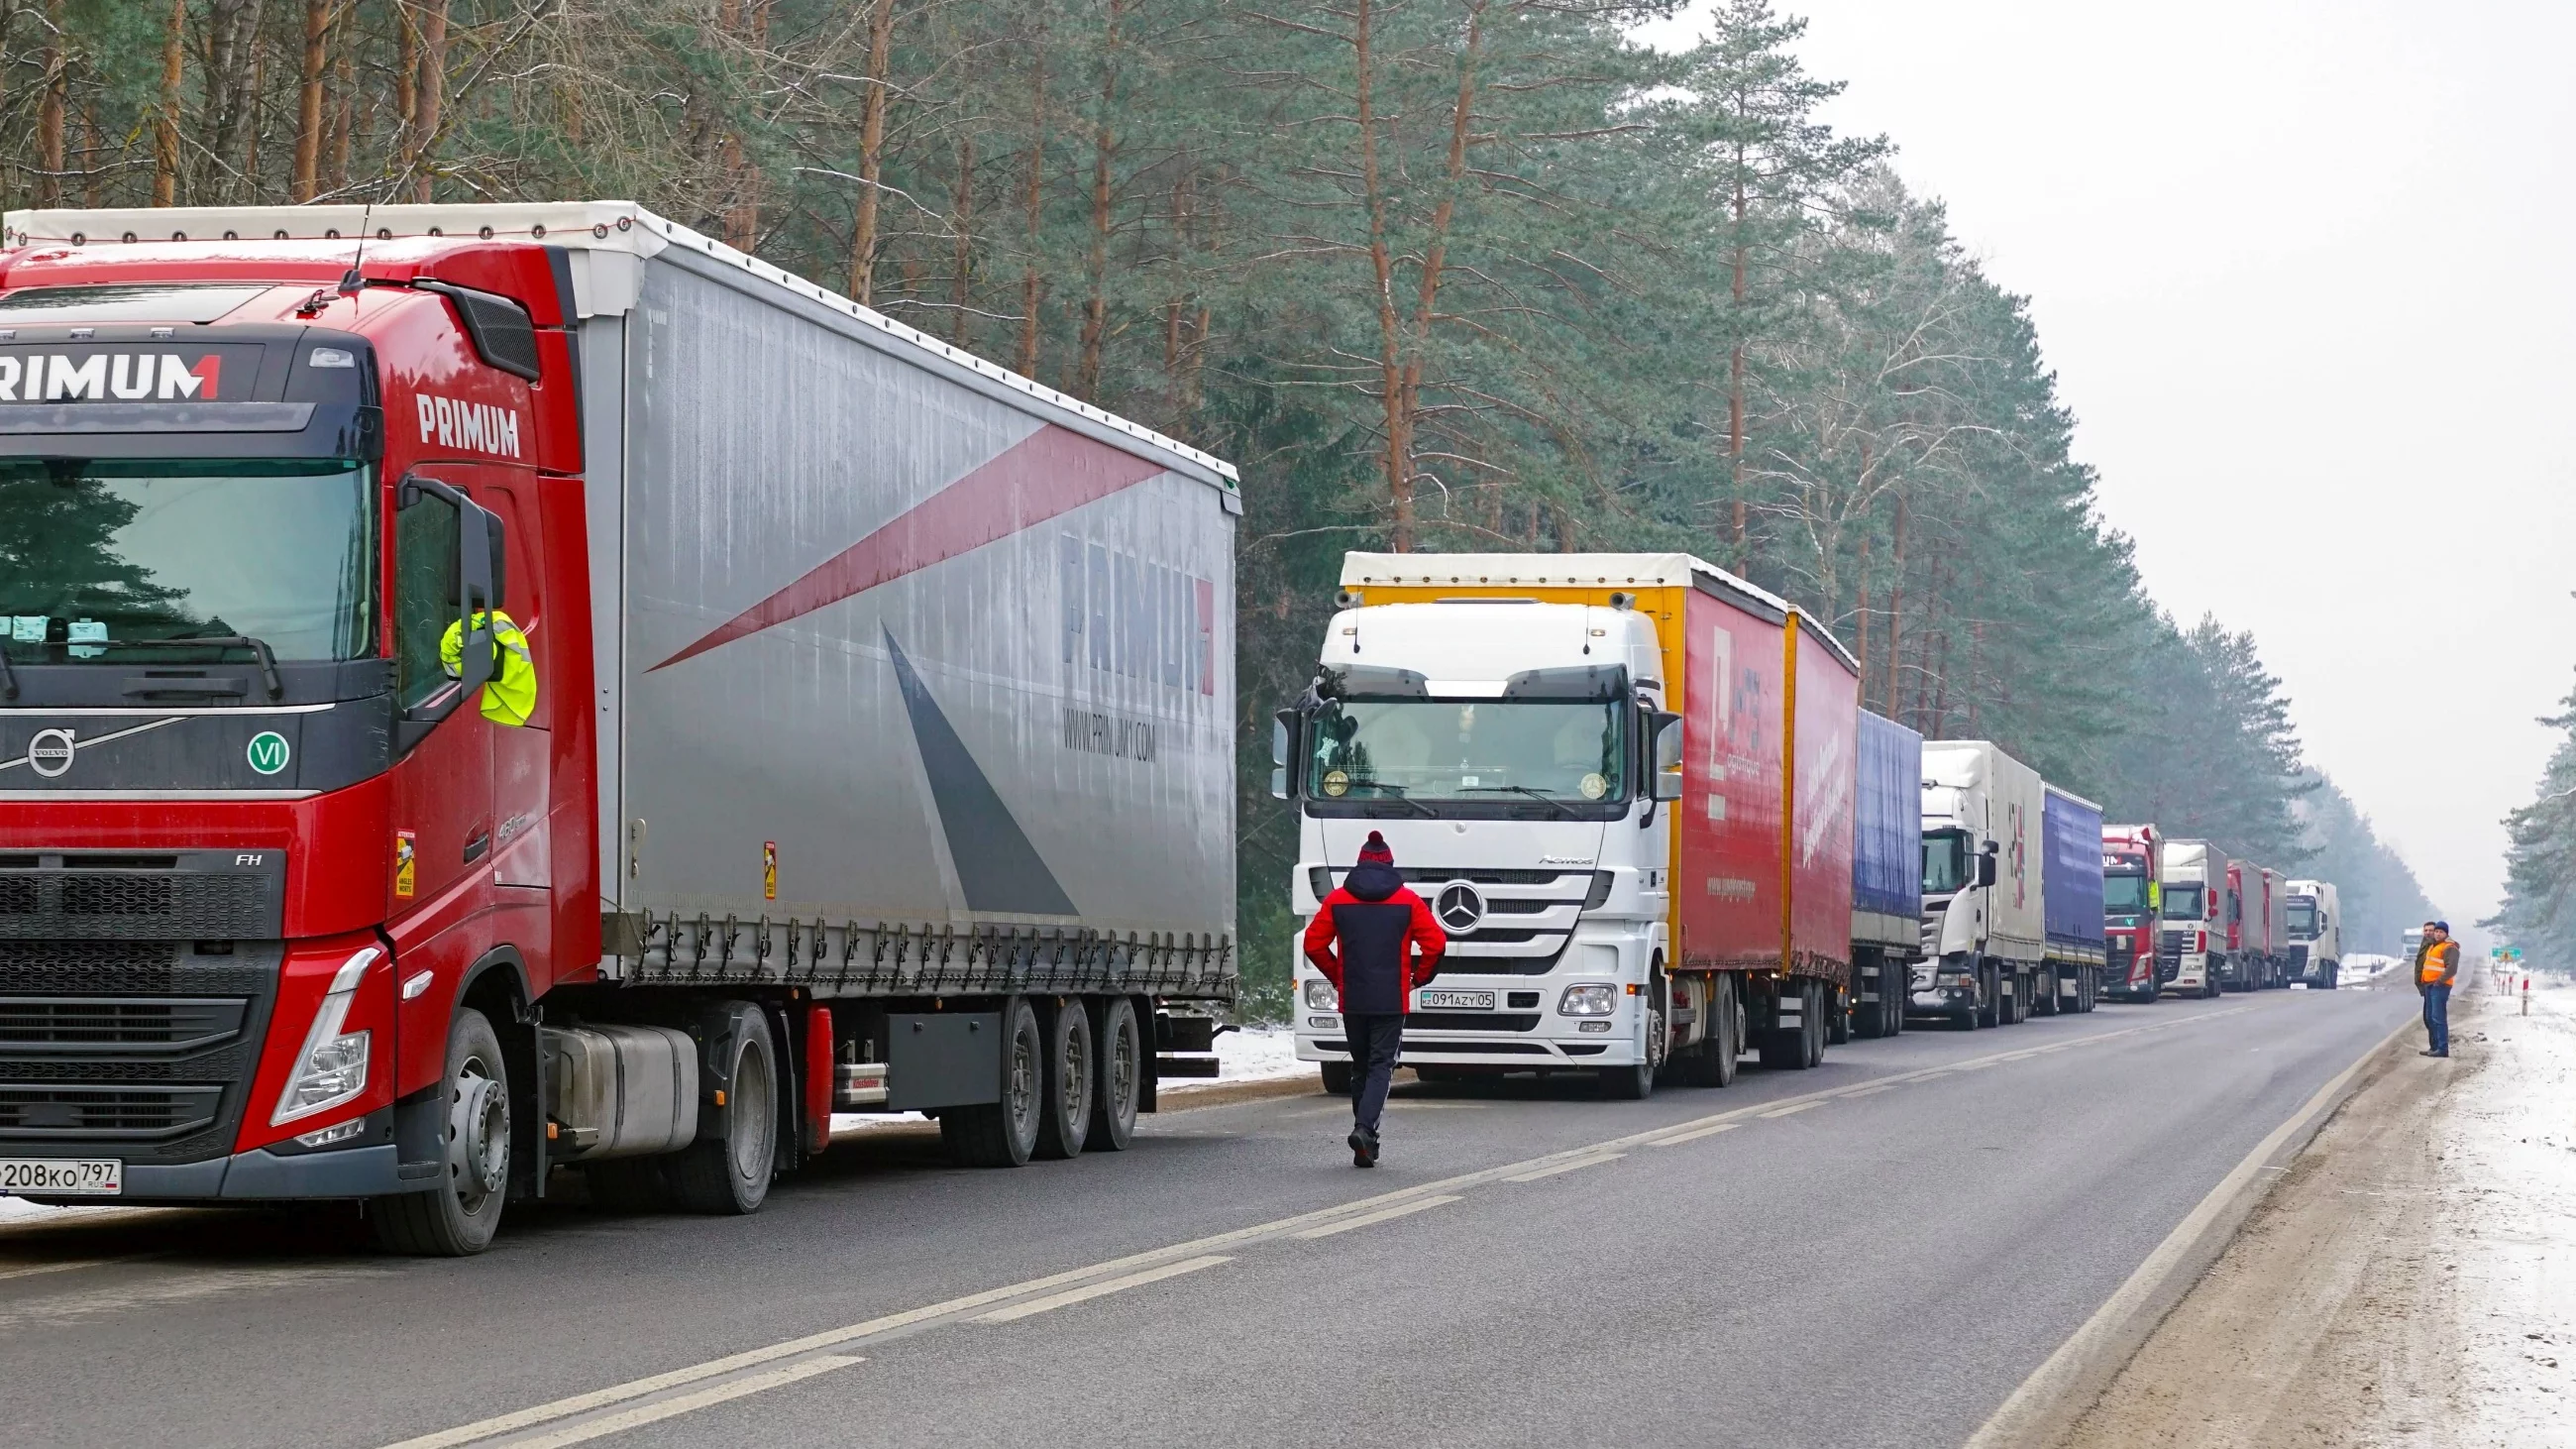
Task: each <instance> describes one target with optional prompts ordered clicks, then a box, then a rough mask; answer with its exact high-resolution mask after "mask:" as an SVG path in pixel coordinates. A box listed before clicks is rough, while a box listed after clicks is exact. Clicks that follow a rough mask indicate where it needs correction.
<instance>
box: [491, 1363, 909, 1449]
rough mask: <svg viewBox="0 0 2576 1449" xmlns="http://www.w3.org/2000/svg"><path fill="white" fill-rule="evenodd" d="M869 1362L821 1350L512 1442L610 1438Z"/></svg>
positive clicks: (543, 1444) (554, 1447) (550, 1447)
mask: <svg viewBox="0 0 2576 1449" xmlns="http://www.w3.org/2000/svg"><path fill="white" fill-rule="evenodd" d="M865 1362H867V1360H866V1359H863V1358H849V1357H844V1356H842V1355H838V1354H821V1355H818V1356H816V1357H813V1358H805V1359H798V1360H797V1361H796V1362H794V1363H791V1364H782V1365H780V1366H779V1367H777V1368H774V1369H771V1370H769V1371H768V1372H767V1373H758V1374H753V1375H751V1376H749V1377H748V1378H739V1379H735V1380H733V1381H731V1382H729V1383H721V1384H717V1385H714V1386H713V1387H711V1388H703V1389H700V1390H698V1391H697V1392H696V1393H694V1394H681V1395H679V1396H678V1397H676V1398H669V1399H663V1400H661V1401H660V1402H658V1403H651V1404H638V1405H636V1406H635V1407H634V1408H631V1409H621V1410H619V1411H618V1412H616V1413H614V1414H603V1415H601V1416H600V1417H598V1418H596V1419H584V1420H582V1421H581V1422H580V1423H578V1424H567V1425H565V1426H564V1427H563V1428H560V1429H557V1430H555V1431H554V1432H553V1433H551V1434H540V1435H538V1436H537V1437H536V1438H534V1439H521V1440H518V1441H516V1442H515V1443H513V1444H512V1446H511V1449H562V1446H564V1445H566V1444H583V1443H587V1442H589V1441H590V1440H593V1439H603V1438H606V1437H607V1436H609V1435H611V1434H623V1433H625V1432H626V1431H627V1430H629V1429H635V1428H641V1427H642V1426H644V1425H646V1424H652V1423H657V1422H659V1421H661V1420H663V1419H676V1418H678V1417H679V1416H680V1415H682V1414H686V1413H689V1412H692V1411H693V1410H697V1409H703V1408H705V1407H707V1406H708V1405H709V1404H721V1403H725V1402H727V1401H728V1400H732V1399H742V1398H749V1397H750V1396H751V1395H753V1394H761V1393H767V1392H768V1391H769V1390H771V1389H780V1388H785V1387H786V1386H787V1385H789V1384H793V1383H800V1382H802V1381H804V1380H806V1379H810V1378H812V1377H814V1376H815V1375H816V1374H827V1373H830V1372H831V1371H832V1370H834V1369H837V1368H848V1367H849V1366H850V1365H852V1364H854V1363H865Z"/></svg>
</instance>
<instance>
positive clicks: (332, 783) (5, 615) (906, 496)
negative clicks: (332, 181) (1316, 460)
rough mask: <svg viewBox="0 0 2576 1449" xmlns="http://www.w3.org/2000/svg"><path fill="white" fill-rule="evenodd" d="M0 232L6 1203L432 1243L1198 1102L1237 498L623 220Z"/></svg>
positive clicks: (1227, 723) (1211, 977) (823, 303)
mask: <svg viewBox="0 0 2576 1449" xmlns="http://www.w3.org/2000/svg"><path fill="white" fill-rule="evenodd" d="M362 216H363V218H364V219H363V221H362ZM362 226H363V227H364V231H363V235H364V238H365V243H364V246H363V247H361V246H360V245H359V244H358V241H357V238H358V237H359V236H360V235H361V234H362V233H361V228H362ZM9 230H10V233H11V234H10V236H9V237H8V241H9V242H10V244H11V247H12V249H11V250H7V251H0V558H6V559H10V560H13V561H15V562H14V564H13V567H12V569H11V571H10V573H9V575H8V576H6V577H0V628H5V629H6V631H7V632H6V633H5V635H0V1192H5V1193H16V1194H23V1195H26V1196H31V1197H36V1198H40V1199H46V1200H57V1201H74V1200H81V1199H90V1200H96V1199H100V1198H107V1197H114V1198H121V1199H125V1200H134V1199H146V1200H155V1201H183V1202H184V1201H197V1202H215V1201H241V1200H281V1199H312V1198H341V1199H359V1200H364V1201H367V1202H368V1203H369V1208H368V1212H369V1216H370V1218H371V1220H373V1221H374V1222H375V1224H376V1226H377V1229H378V1232H379V1235H380V1236H381V1237H383V1238H384V1239H385V1240H386V1241H387V1243H388V1245H389V1246H393V1247H396V1248H400V1249H404V1250H408V1251H426V1252H439V1253H461V1252H472V1251H476V1250H478V1249H480V1248H481V1247H482V1246H483V1245H485V1244H486V1243H488V1241H489V1240H490V1236H491V1233H492V1231H493V1227H494V1225H495V1224H496V1223H497V1221H498V1219H499V1215H500V1210H501V1205H502V1204H503V1203H505V1202H507V1201H509V1200H512V1199H515V1198H520V1197H526V1196H530V1195H539V1194H542V1193H543V1192H544V1191H545V1185H546V1183H547V1180H548V1176H549V1173H550V1172H551V1170H552V1169H553V1168H554V1167H558V1166H567V1165H569V1166H573V1167H577V1168H579V1169H580V1170H581V1171H582V1172H583V1174H584V1176H585V1177H586V1178H587V1182H588V1187H589V1190H590V1192H591V1193H592V1195H593V1197H594V1198H595V1199H603V1200H610V1199H613V1200H618V1201H622V1202H626V1203H630V1204H635V1205H646V1204H669V1205H676V1206H682V1207H688V1208H692V1209H696V1210H702V1211H710V1212H747V1211H751V1210H753V1209H755V1208H757V1207H758V1206H759V1204H760V1202H761V1201H762V1199H763V1197H764V1196H765V1194H766V1191H767V1186H768V1183H769V1181H770V1178H771V1176H772V1175H773V1174H774V1173H775V1172H778V1171H785V1170H789V1169H792V1168H793V1167H794V1166H795V1165H796V1164H797V1162H798V1160H799V1159H800V1157H802V1156H804V1155H807V1154H810V1153H812V1152H816V1151H820V1150H822V1149H823V1147H824V1146H825V1145H826V1144H827V1142H828V1139H829V1132H830V1119H831V1115H832V1113H833V1112H834V1111H835V1110H836V1109H838V1110H858V1111H866V1110H905V1109H915V1110H922V1111H928V1112H931V1113H933V1114H934V1115H936V1116H938V1117H939V1119H940V1122H941V1128H942V1133H943V1136H944V1137H945V1138H947V1139H948V1141H949V1145H950V1147H951V1149H952V1151H953V1152H954V1153H955V1154H956V1155H957V1156H958V1157H959V1158H960V1159H961V1160H963V1161H966V1162H970V1163H975V1164H980V1165H991V1166H1016V1165H1018V1164H1020V1163H1023V1162H1026V1161H1028V1160H1029V1158H1030V1157H1031V1156H1032V1155H1037V1156H1058V1157H1061V1156H1070V1155H1072V1154H1074V1153H1076V1152H1079V1151H1082V1150H1083V1147H1084V1145H1085V1143H1086V1142H1088V1143H1089V1144H1090V1145H1091V1146H1092V1147H1093V1148H1094V1149H1095V1150H1098V1149H1100V1148H1103V1147H1108V1148H1115V1147H1120V1146H1123V1145H1124V1144H1125V1142H1126V1140H1127V1133H1128V1132H1130V1131H1131V1130H1132V1128H1133V1122H1134V1114H1135V1113H1136V1112H1137V1111H1139V1110H1151V1109H1152V1106H1153V1103H1154V1086H1155V1081H1156V1077H1157V1074H1158V1073H1161V1074H1172V1073H1176V1072H1187V1073H1188V1074H1193V1075H1213V1074H1214V1062H1213V1059H1212V1058H1208V1057H1205V1056H1203V1055H1191V1054H1203V1053H1205V1052H1206V1051H1207V1050H1208V1048H1209V1042H1210V1039H1211V1034H1212V1031H1213V1019H1212V1018H1210V1017H1208V1016H1206V1015H1205V1014H1204V1013H1203V1012H1202V1013H1198V1014H1191V1013H1189V1012H1184V1013H1181V1014H1179V1016H1178V1018H1177V1019H1176V1017H1175V1015H1174V1014H1172V1013H1169V1012H1167V1011H1165V1010H1164V1009H1163V1008H1164V1005H1165V1004H1166V1003H1169V1002H1172V1001H1176V1000H1186V1001H1192V1002H1204V1001H1223V1000H1227V999H1230V998H1231V996H1232V994H1233V989H1234V965H1233V955H1232V949H1233V948H1232V937H1231V931H1232V896H1231V891H1230V885H1231V881H1232V871H1233V865H1232V855H1231V852H1232V836H1233V832H1232V814H1231V808H1232V807H1231V801H1232V788H1231V787H1232V769H1231V759H1232V755H1231V752H1230V750H1229V749H1227V748H1225V747H1224V746H1223V741H1225V740H1227V739H1230V738H1231V735H1232V716H1231V704H1232V696H1233V689H1232V683H1231V675H1230V672H1229V669H1228V666H1229V665H1230V652H1229V651H1226V650H1224V649H1222V648H1221V647H1220V641H1222V640H1223V639H1225V638H1228V637H1231V622H1230V618H1229V617H1228V616H1226V615H1225V614H1224V613H1223V612H1222V609H1223V608H1224V607H1225V606H1226V605H1228V604H1230V601H1231V599H1232V594H1233V589H1232V579H1231V572H1230V565H1231V540H1232V522H1231V519H1232V516H1233V515H1234V514H1236V513H1239V512H1240V502H1239V500H1238V498H1237V497H1236V495H1235V492H1234V487H1235V484H1234V476H1233V472H1232V470H1231V469H1230V468H1228V467H1226V465H1224V464H1223V463H1221V462H1219V461H1218V460H1215V459H1212V458H1208V457H1206V456H1205V455H1204V454H1199V453H1197V452H1195V451H1194V450H1191V449H1188V448H1186V447H1184V446H1183V445H1180V444H1178V443H1175V442H1173V441H1172V440H1170V439H1166V438H1161V437H1159V436H1158V435H1155V434H1152V433H1150V432H1149V431H1147V430H1144V429H1142V428H1139V427H1137V426H1135V425H1134V424H1131V423H1127V422H1125V421H1124V420H1121V419H1117V418H1114V417H1111V416H1110V415H1108V414H1106V413H1103V412H1100V411H1099V410H1097V409H1092V408H1087V407H1085V406H1083V405H1081V404H1079V403H1077V402H1075V401H1074V400H1072V399H1068V398H1063V397H1060V396H1058V395H1056V394H1054V393H1052V392H1051V391H1049V390H1047V389H1044V388H1042V387H1039V386H1038V385H1036V384H1034V383H1031V382H1029V381H1028V380H1027V379H1024V378H1019V377H1016V376H1015V375H1012V374H1009V373H1007V372H1005V371H1004V370H1002V369H1000V368H998V367H995V366H993V365H992V364H989V363H985V362H983V361H981V360H980V359H976V358H973V357H971V356H969V355H967V354H964V353H962V352H958V351H956V350H955V349H952V348H948V347H946V346H944V345H943V344H940V343H938V342H937V341H936V340H935V339H930V338H927V337H924V336H922V335H921V334H919V333H916V332H913V331H912V330H911V329H908V328H904V327H901V326H900V325H899V324H895V323H892V322H890V321H888V320H887V319H885V318H883V317H880V316H878V315H877V314H875V313H872V312H869V311H868V310H867V309H865V308H861V307H858V306H856V305H855V304H853V303H850V302H848V301H847V300H846V299H843V298H839V297H837V296H834V295H832V294H831V293H829V292H828V291H826V290H825V289H823V288H820V287H816V286H814V285H813V284H811V283H807V282H804V281H802V280H801V279H798V278H795V277H793V276H790V275H788V274H785V273H782V272H780V271H778V270H777V269H776V268H774V267H769V266H768V265H767V264H765V263H762V262H759V261H758V260H757V259H756V258H750V257H746V256H744V255H742V254H740V253H737V252H734V251H732V250H731V249H730V248H724V247H722V246H721V245H720V244H719V243H716V242H713V241H712V240H710V239H707V238H703V237H699V236H697V235H696V234H695V233H693V232H690V231H688V230H687V229H686V228H683V227H678V226H674V225H672V224H670V223H668V222H666V221H664V220H662V219H661V218H657V217H653V216H651V215H650V214H649V213H645V212H642V211H640V210H638V209H636V208H634V207H633V206H632V205H631V204H628V203H616V202H607V203H571V204H563V205H553V204H539V205H513V206H492V207H453V208H440V207H394V208H376V209H374V210H373V211H372V212H369V213H363V214H362V213H361V212H360V209H359V208H354V207H345V208H294V209H287V208H271V209H260V208H249V209H242V210H237V211H228V212H226V211H153V212H144V211H136V212H124V213H114V212H101V213H66V212H40V213H12V214H11V215H10V217H9ZM145 230H149V231H150V232H151V234H150V235H139V234H138V233H139V232H142V231H145ZM344 230H345V232H346V235H345V236H344V235H343V232H344ZM550 232H551V237H550ZM586 429H587V431H585V430H586ZM961 599H962V600H971V601H973V607H967V608H960V607H958V601H959V600H961ZM1031 719H1036V720H1039V721H1040V722H1041V727H1039V728H1034V729H1033V728H1030V727H1029V726H1028V721H1029V720H1031ZM648 816H649V818H648ZM648 826H649V827H650V829H649V833H648ZM1192 872H1198V873H1199V874H1193V873H1192ZM1201 874H1203V875H1204V876H1205V877H1206V879H1205V880H1202V879H1200V875H1201ZM1218 882H1221V884H1218ZM1095 1044H1096V1045H1095ZM1170 1053H1177V1054H1178V1055H1172V1054H1170ZM1032 1067H1035V1068H1036V1069H1035V1070H1032V1069H1031V1068H1032Z"/></svg>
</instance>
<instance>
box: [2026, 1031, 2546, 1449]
mask: <svg viewBox="0 0 2576 1449" xmlns="http://www.w3.org/2000/svg"><path fill="white" fill-rule="evenodd" d="M2571 998H2576V993H2572V992H2548V993H2543V994H2542V995H2541V996H2540V998H2539V999H2538V1000H2536V1001H2535V1002H2534V1003H2533V1007H2532V1011H2533V1015H2531V1016H2529V1017H2524V1016H2521V1015H2518V1014H2514V1012H2515V1008H2514V1007H2513V1006H2508V1005H2506V1004H2505V1003H2504V1002H2503V1001H2502V1000H2500V999H2499V998H2495V997H2491V996H2488V995H2486V994H2484V993H2479V994H2476V995H2473V996H2467V997H2463V998H2462V999H2461V1001H2460V1003H2459V1005H2460V1006H2461V1007H2465V1008H2466V1009H2465V1010H2458V1009H2456V1008H2455V1013H2454V1016H2455V1023H2456V1036H2457V1045H2456V1047H2455V1054H2454V1055H2453V1057H2452V1058H2451V1059H2450V1060H2448V1061H2436V1060H2429V1059H2426V1058H2424V1057H2421V1056H2418V1055H2416V1047H2417V1045H2418V1043H2417V1042H2416V1041H2414V1040H2412V1039H2405V1038H2401V1042H2402V1044H2401V1045H2400V1046H2399V1047H2397V1048H2395V1049H2393V1050H2392V1051H2390V1052H2388V1053H2385V1054H2383V1056H2382V1057H2381V1059H2380V1060H2379V1061H2378V1062H2377V1063H2375V1064H2374V1066H2373V1068H2372V1069H2371V1070H2369V1071H2366V1072H2365V1073H2363V1074H2362V1076H2361V1078H2360V1079H2359V1085H2358V1088H2357V1090H2355V1091H2354V1093H2353V1094H2352V1096H2351V1098H2350V1100H2349V1101H2347V1102H2346V1103H2345V1105H2344V1107H2343V1109H2342V1110H2341V1111H2340V1112H2339V1113H2337V1114H2336V1115H2335V1116H2334V1117H2333V1118H2332V1120H2331V1121H2329V1122H2328V1123H2327V1125H2326V1126H2325V1127H2324V1129H2323V1130H2322V1131H2320V1132H2318V1133H2317V1135H2316V1137H2315V1139H2314V1140H2313V1141H2312V1142H2311V1143H2310V1144H2309V1145H2308V1147H2307V1148H2306V1150H2305V1151H2303V1152H2301V1153H2299V1154H2298V1156H2297V1157H2296V1158H2295V1159H2294V1160H2293V1161H2292V1162H2291V1163H2290V1164H2289V1169H2288V1171H2287V1172H2286V1173H2283V1174H2281V1175H2280V1180H2279V1181H2278V1182H2277V1183H2276V1184H2275V1185H2274V1186H2273V1188H2272V1190H2271V1191H2270V1193H2269V1194H2267V1195H2266V1196H2264V1197H2263V1198H2262V1200H2261V1201H2260V1202H2259V1203H2258V1204H2256V1205H2255V1206H2254V1208H2253V1211H2252V1212H2251V1213H2250V1215H2248V1216H2247V1218H2246V1219H2245V1222H2244V1226H2243V1228H2242V1230H2241V1231H2240V1232H2239V1233H2238V1234H2237V1235H2236V1237H2235V1238H2234V1240H2233V1241H2232V1242H2230V1243H2229V1244H2228V1246H2227V1248H2226V1250H2225V1251H2224V1252H2223V1253H2222V1254H2220V1255H2219V1256H2218V1258H2217V1261H2216V1262H2214V1263H2213V1264H2212V1265H2211V1266H2210V1268H2209V1270H2208V1271H2207V1272H2206V1273H2205V1274H2203V1275H2201V1277H2200V1279H2199V1281H2198V1282H2197V1283H2196V1284H2194V1285H2193V1286H2192V1287H2191V1289H2190V1291H2189V1292H2188V1293H2187V1294H2185V1295H2183V1296H2182V1297H2181V1299H2180V1301H2179V1302H2177V1303H2176V1304H2175V1305H2174V1307H2173V1308H2172V1310H2171V1311H2170V1312H2169V1313H2167V1314H2165V1315H2164V1317H2163V1318H2162V1320H2161V1322H2159V1323H2158V1324H2157V1325H2156V1326H2155V1328H2154V1330H2153V1332H2152V1333H2151V1334H2149V1335H2148V1336H2147V1338H2146V1341H2145V1343H2144V1345H2143V1346H2142V1347H2141V1348H2140V1349H2139V1351H2138V1352H2137V1354H2136V1355H2135V1356H2134V1357H2133V1358H2131V1359H2130V1361H2129V1362H2128V1364H2127V1365H2126V1366H2125V1367H2124V1368H2123V1369H2122V1370H2121V1371H2120V1372H2119V1373H2118V1375H2117V1376H2116V1377H2115V1378H2113V1379H2112V1381H2111V1383H2110V1384H2109V1386H2108V1388H2107V1389H2106V1390H2105V1391H2104V1392H2103V1393H2102V1394H2101V1396H2100V1398H2099V1400H2098V1401H2097V1402H2096V1403H2094V1404H2093V1406H2092V1407H2091V1409H2090V1411H2089V1412H2087V1413H2085V1414H2084V1415H2083V1416H2082V1418H2081V1419H2080V1420H2078V1421H2077V1422H2076V1423H2075V1425H2074V1426H2073V1429H2072V1432H2071V1433H2068V1434H2066V1435H2064V1436H2062V1437H2058V1438H2056V1439H2055V1440H2054V1442H2057V1443H2061V1444H2064V1445H2067V1446H2070V1449H2150V1446H2155V1449H2163V1446H2184V1445H2189V1446H2211V1449H2220V1446H2249V1449H2250V1446H2256V1445H2265V1446H2269V1445H2281V1444H2296V1445H2301V1446H2310V1449H2347V1446H2349V1449H2361V1446H2376V1445H2388V1444H2425V1445H2445V1446H2448V1445H2461V1446H2469V1445H2481V1446H2482V1445H2490V1444H2492V1445H2524V1444H2533V1443H2540V1442H2548V1438H2547V1436H2548V1435H2550V1434H2554V1433H2556V1432H2559V1430H2558V1429H2555V1428H2547V1427H2545V1426H2546V1425H2550V1424H2559V1425H2561V1426H2562V1427H2563V1416H2564V1415H2566V1414H2567V1413H2568V1412H2570V1411H2571V1410H2576V1372H2571V1369H2576V1263H2571V1262H2570V1259H2571V1258H2576V1227H2571V1224H2576V1109H2571V1106H2570V1103H2571V1100H2576V1098H2571V1094H2570V1090H2569V1089H2570V1086H2571V1084H2576V1000H2571ZM2535 1436H2538V1437H2535ZM2031 1442H2049V1441H2045V1440H2042V1441H2031Z"/></svg>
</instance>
